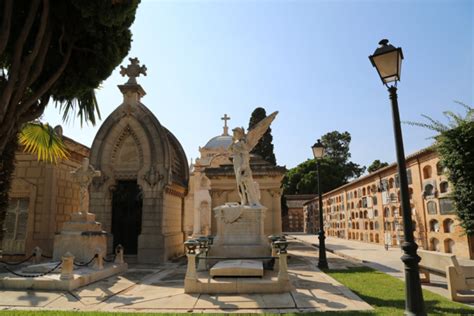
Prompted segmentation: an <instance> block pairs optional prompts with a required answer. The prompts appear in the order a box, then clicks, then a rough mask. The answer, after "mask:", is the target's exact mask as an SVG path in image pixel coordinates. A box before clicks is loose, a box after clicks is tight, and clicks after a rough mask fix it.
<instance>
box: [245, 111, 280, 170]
mask: <svg viewBox="0 0 474 316" xmlns="http://www.w3.org/2000/svg"><path fill="white" fill-rule="evenodd" d="M265 117H267V113H266V111H265V109H264V108H261V107H258V108H256V109H255V110H254V111H253V112H252V115H251V116H250V122H249V128H248V129H249V130H250V129H252V127H254V126H255V125H256V124H257V123H258V122H260V121H261V120H263V119H264V118H265ZM272 141H273V136H272V129H271V128H270V127H269V128H268V130H267V131H266V132H265V134H263V137H262V138H261V139H260V140H259V142H258V144H257V145H256V146H255V148H254V149H253V150H252V152H251V153H252V154H256V155H259V156H260V157H262V158H263V160H265V161H267V162H269V163H270V164H272V165H274V166H276V158H275V154H274V152H273V144H272Z"/></svg>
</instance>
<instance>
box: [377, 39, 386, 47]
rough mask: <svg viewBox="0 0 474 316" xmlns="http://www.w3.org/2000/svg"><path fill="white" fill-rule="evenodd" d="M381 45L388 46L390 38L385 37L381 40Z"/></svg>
mask: <svg viewBox="0 0 474 316" xmlns="http://www.w3.org/2000/svg"><path fill="white" fill-rule="evenodd" d="M379 45H380V46H387V45H388V39H386V38H384V39H383V40H381V41H380V42H379Z"/></svg>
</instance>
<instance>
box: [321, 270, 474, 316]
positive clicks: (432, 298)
mask: <svg viewBox="0 0 474 316" xmlns="http://www.w3.org/2000/svg"><path fill="white" fill-rule="evenodd" d="M326 273H327V274H329V275H330V276H331V277H333V278H334V279H336V280H338V281H339V282H341V283H342V284H344V285H345V286H346V287H348V288H350V289H351V290H352V291H353V292H354V293H355V294H357V295H358V296H359V297H360V298H362V299H363V300H364V301H366V302H367V303H369V304H370V305H371V306H372V307H374V308H375V312H372V313H366V312H360V313H354V312H351V313H344V314H347V315H373V314H376V315H403V312H404V310H405V283H404V282H402V281H401V280H399V279H397V278H395V277H392V276H390V275H387V274H385V273H382V272H379V271H376V270H373V269H371V268H368V267H361V268H353V269H349V270H338V271H331V270H328V271H326ZM423 298H424V299H425V308H426V311H427V313H428V314H430V315H468V314H469V315H474V309H471V308H469V307H468V306H466V305H464V304H460V303H456V302H452V301H450V300H448V299H447V298H444V297H443V296H441V295H438V294H435V293H433V292H430V291H426V290H423ZM337 315H341V313H337Z"/></svg>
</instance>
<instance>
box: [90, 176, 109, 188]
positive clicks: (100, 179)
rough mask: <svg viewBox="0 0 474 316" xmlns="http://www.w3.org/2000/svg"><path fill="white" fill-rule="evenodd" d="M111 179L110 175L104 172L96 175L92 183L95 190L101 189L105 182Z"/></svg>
mask: <svg viewBox="0 0 474 316" xmlns="http://www.w3.org/2000/svg"><path fill="white" fill-rule="evenodd" d="M107 180H109V177H108V176H106V175H105V174H102V175H101V176H100V177H95V178H94V179H92V185H93V186H94V189H95V190H99V189H100V188H101V187H102V186H103V185H104V183H105V182H107Z"/></svg>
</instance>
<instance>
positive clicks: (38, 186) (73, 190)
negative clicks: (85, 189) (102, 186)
mask: <svg viewBox="0 0 474 316" xmlns="http://www.w3.org/2000/svg"><path fill="white" fill-rule="evenodd" d="M64 142H65V144H66V146H67V147H68V149H69V151H70V157H69V159H68V160H60V161H58V163H56V164H52V163H47V162H39V161H38V160H37V158H36V157H35V156H33V155H30V154H27V153H24V152H23V151H22V150H21V149H20V150H19V151H17V153H16V156H15V159H16V164H15V171H14V173H13V181H12V187H11V189H10V192H9V194H10V207H9V209H10V210H11V211H14V212H16V213H17V215H16V216H15V214H14V213H13V212H10V214H9V216H8V218H7V223H6V228H7V236H5V238H4V240H3V243H2V248H3V250H4V252H5V253H15V254H26V255H29V254H31V253H32V251H33V248H34V247H36V246H39V247H41V248H42V249H43V250H44V253H45V254H46V255H50V254H52V250H53V240H54V234H55V233H57V232H59V231H60V229H61V228H62V225H63V223H64V222H65V221H67V220H69V218H70V214H71V212H73V211H74V210H76V209H77V208H78V207H79V187H78V186H77V185H75V184H74V183H73V181H72V177H71V175H70V172H71V171H73V170H75V169H76V168H77V167H79V166H80V163H81V161H82V158H83V157H85V156H87V155H88V148H87V147H85V146H83V145H81V144H78V143H76V142H74V141H72V140H71V139H69V138H67V137H65V138H64ZM14 204H16V205H17V207H15V205H14ZM15 209H18V211H19V212H18V211H16V210H15ZM21 209H24V211H23V210H21ZM15 217H16V218H15Z"/></svg>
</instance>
